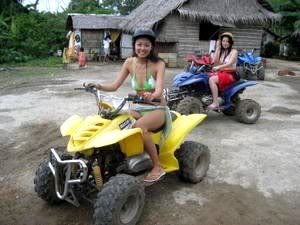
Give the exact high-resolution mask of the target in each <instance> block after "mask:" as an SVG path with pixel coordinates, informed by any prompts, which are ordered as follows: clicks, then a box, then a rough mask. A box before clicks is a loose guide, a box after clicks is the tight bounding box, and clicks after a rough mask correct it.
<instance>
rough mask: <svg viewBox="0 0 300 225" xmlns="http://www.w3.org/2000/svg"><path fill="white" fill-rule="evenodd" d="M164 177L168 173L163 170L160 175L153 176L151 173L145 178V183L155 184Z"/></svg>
mask: <svg viewBox="0 0 300 225" xmlns="http://www.w3.org/2000/svg"><path fill="white" fill-rule="evenodd" d="M164 175H166V172H165V171H163V170H161V172H160V173H159V174H151V173H149V174H148V175H147V176H146V177H145V178H144V182H147V183H153V182H156V181H159V180H160V179H161V178H162V177H163V176H164Z"/></svg>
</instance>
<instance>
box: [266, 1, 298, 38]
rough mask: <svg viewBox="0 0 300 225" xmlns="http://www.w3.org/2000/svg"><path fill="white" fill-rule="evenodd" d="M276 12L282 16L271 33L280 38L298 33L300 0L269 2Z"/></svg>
mask: <svg viewBox="0 0 300 225" xmlns="http://www.w3.org/2000/svg"><path fill="white" fill-rule="evenodd" d="M270 2H271V5H272V7H273V8H274V10H275V11H276V12H279V13H280V14H281V15H282V19H281V21H280V23H279V24H276V25H274V26H273V31H274V32H275V33H277V34H279V35H281V36H285V35H289V34H291V33H293V32H299V31H300V25H299V24H300V0H271V1H270Z"/></svg>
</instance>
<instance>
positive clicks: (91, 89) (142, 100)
mask: <svg viewBox="0 0 300 225" xmlns="http://www.w3.org/2000/svg"><path fill="white" fill-rule="evenodd" d="M74 90H81V91H82V90H84V91H86V92H89V93H92V94H93V95H95V97H96V100H97V105H98V107H99V112H98V113H99V115H103V116H104V117H106V118H109V119H112V118H114V117H115V116H116V115H117V114H118V113H119V112H120V111H121V110H122V108H123V107H124V105H125V104H126V102H132V103H137V104H139V103H140V104H151V102H158V103H160V102H161V100H160V99H153V100H152V101H151V102H148V101H146V100H145V98H144V97H143V96H139V95H137V94H128V96H127V97H125V98H123V99H122V102H121V103H120V104H119V106H118V107H117V108H116V109H115V110H114V111H109V112H107V111H104V110H103V109H102V107H101V104H100V103H101V102H102V100H101V97H108V96H106V95H103V94H100V91H99V90H97V89H96V88H95V87H87V86H85V87H83V88H74Z"/></svg>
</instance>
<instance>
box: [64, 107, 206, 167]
mask: <svg viewBox="0 0 300 225" xmlns="http://www.w3.org/2000/svg"><path fill="white" fill-rule="evenodd" d="M174 113H176V112H174ZM176 115H177V118H176V120H175V121H173V123H172V130H171V133H170V134H169V136H168V138H167V139H166V140H164V142H163V143H162V142H161V140H160V139H161V134H162V131H159V132H157V133H152V134H151V136H152V140H153V141H154V143H155V144H156V145H159V144H161V143H162V145H161V146H160V150H159V160H160V163H161V166H162V167H163V168H164V170H165V171H166V172H172V171H176V170H178V169H179V165H178V161H177V159H176V158H175V156H174V152H175V151H176V150H177V149H178V148H179V147H180V145H181V144H182V142H183V140H184V139H185V137H186V136H187V135H188V134H189V133H190V132H191V130H192V129H193V128H194V127H196V126H197V125H198V124H199V123H200V122H201V121H202V120H203V119H204V118H205V117H206V115H204V114H191V115H188V116H185V115H180V114H179V113H176ZM128 123H134V119H133V118H132V117H131V116H130V115H129V114H123V115H119V116H117V117H116V118H114V119H113V120H108V119H103V118H102V117H101V116H99V115H92V116H88V117H86V118H85V119H83V118H81V117H80V116H77V115H75V116H71V117H70V118H69V119H67V120H66V121H65V122H64V123H63V124H62V126H61V128H60V130H61V134H62V135H63V136H67V135H70V140H69V143H68V147H67V150H68V152H71V153H75V152H82V153H84V154H86V155H90V154H93V151H94V149H95V148H101V147H105V146H110V145H112V144H119V145H120V148H121V151H122V152H123V153H124V154H125V155H126V156H127V157H129V156H133V155H138V154H141V153H143V152H144V146H143V139H142V130H141V129H140V128H127V127H126V125H128ZM123 125H124V126H125V127H126V128H124V127H122V126H123Z"/></svg>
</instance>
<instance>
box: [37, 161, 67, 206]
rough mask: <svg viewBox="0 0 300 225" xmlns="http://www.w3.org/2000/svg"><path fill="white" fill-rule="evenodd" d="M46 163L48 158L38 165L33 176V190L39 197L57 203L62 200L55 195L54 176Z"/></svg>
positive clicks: (50, 202)
mask: <svg viewBox="0 0 300 225" xmlns="http://www.w3.org/2000/svg"><path fill="white" fill-rule="evenodd" d="M48 163H49V160H44V161H43V162H41V163H40V165H39V166H38V168H37V170H36V172H35V177H34V190H35V192H36V193H37V194H38V196H39V197H40V198H41V199H43V200H45V201H46V202H48V203H49V204H57V203H59V202H61V201H62V200H61V199H59V198H58V197H57V195H56V191H55V183H54V176H53V174H52V172H51V170H50V168H49V166H48Z"/></svg>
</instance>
